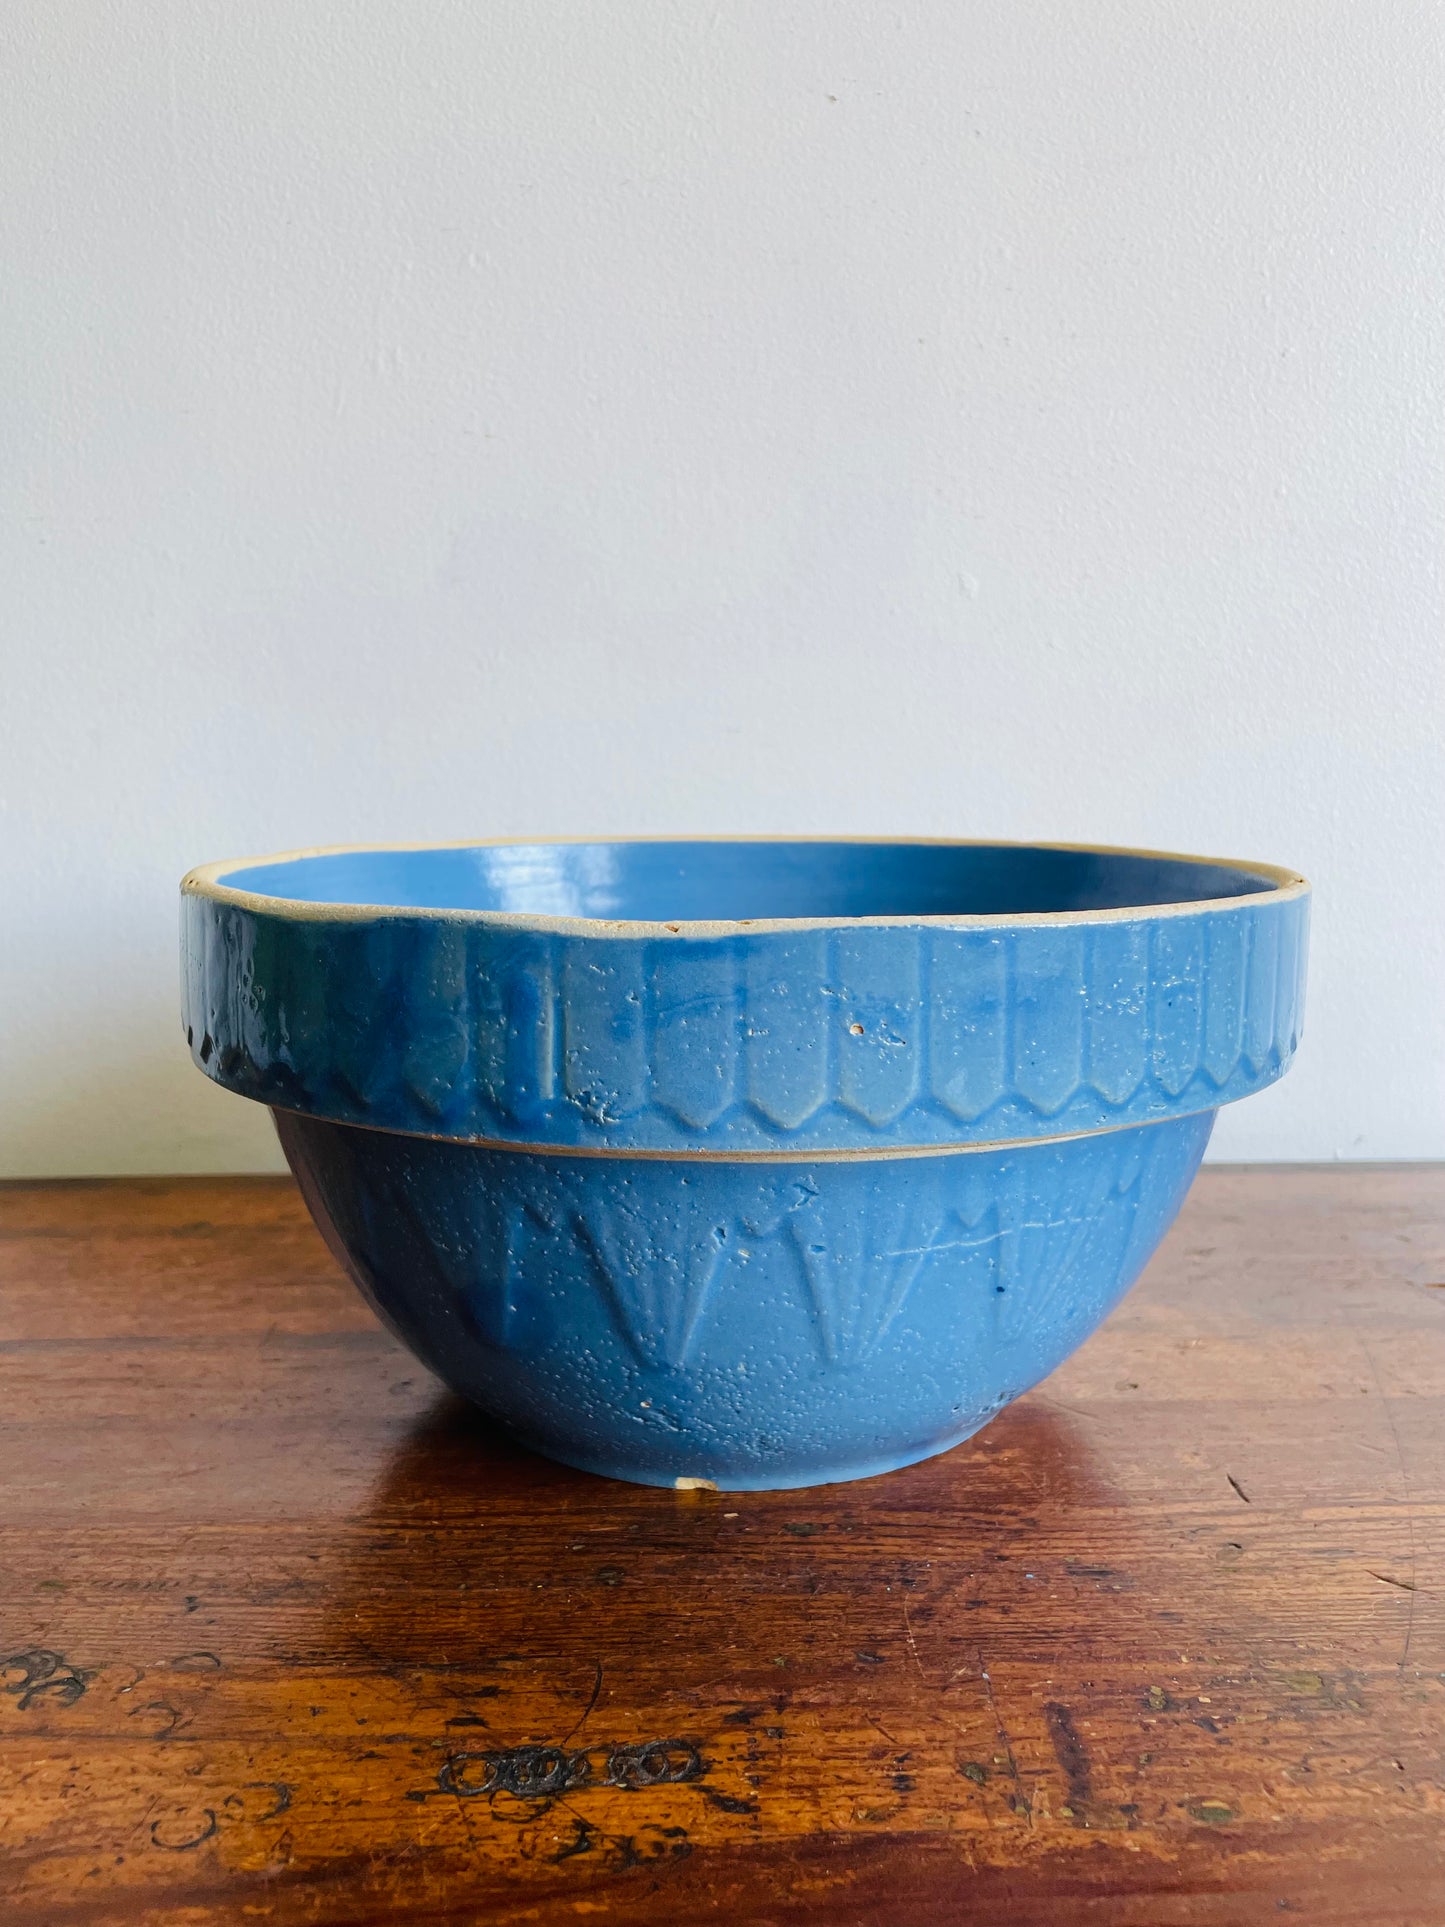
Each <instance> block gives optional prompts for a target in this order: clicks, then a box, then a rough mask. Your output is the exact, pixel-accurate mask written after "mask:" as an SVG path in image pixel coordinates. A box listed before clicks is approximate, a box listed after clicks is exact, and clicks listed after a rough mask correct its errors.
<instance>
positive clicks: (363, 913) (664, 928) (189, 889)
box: [181, 835, 1310, 1142]
mask: <svg viewBox="0 0 1445 1927" xmlns="http://www.w3.org/2000/svg"><path fill="white" fill-rule="evenodd" d="M582 843H637V844H647V843H844V844H879V845H894V846H896V847H899V848H903V849H924V848H927V849H955V850H960V849H995V850H1076V851H1080V852H1083V853H1087V854H1088V855H1091V856H1142V857H1151V858H1154V859H1155V860H1157V861H1163V862H1166V863H1188V864H1195V865H1198V866H1199V867H1201V868H1203V867H1208V866H1214V867H1216V868H1220V869H1226V870H1239V871H1242V872H1243V873H1244V874H1245V875H1246V876H1254V877H1260V878H1262V879H1263V880H1264V881H1265V882H1267V883H1268V884H1270V886H1271V888H1270V889H1268V890H1262V891H1255V892H1253V893H1252V894H1251V895H1249V896H1244V897H1240V896H1232V897H1192V898H1190V899H1189V900H1188V901H1187V902H1184V903H1137V904H1124V905H1121V906H1120V907H1119V908H1117V909H1113V910H1044V911H1028V912H1022V913H1019V914H1012V913H1009V912H1003V913H998V914H987V915H975V916H937V917H930V916H911V917H907V916H905V917H759V918H752V919H735V920H728V919H722V920H719V921H716V922H708V921H700V920H699V921H692V922H689V921H685V920H679V921H678V922H676V923H661V922H651V921H646V920H643V919H631V918H607V917H561V916H545V915H541V914H536V913H533V912H531V911H526V910H435V909H426V908H418V907H416V906H415V905H410V904H385V903H304V902H302V901H300V900H299V899H297V898H295V897H272V896H265V895H263V894H262V893H261V892H259V891H255V890H235V889H232V888H231V887H230V886H229V885H228V884H227V883H226V882H225V880H224V879H225V878H226V877H227V876H229V875H230V874H231V873H232V872H233V871H236V870H249V869H253V868H255V867H256V866H258V865H260V864H263V863H297V862H300V861H301V860H302V859H303V858H306V857H315V856H358V855H363V854H365V853H367V852H369V851H387V850H495V849H516V848H521V847H525V846H527V845H529V844H530V845H537V844H543V845H545V844H552V845H564V844H582ZM1309 887H1310V886H1309V884H1308V883H1307V882H1306V880H1305V879H1304V877H1302V876H1300V875H1299V874H1298V872H1296V871H1294V870H1286V869H1281V868H1280V867H1279V866H1278V865H1277V864H1273V863H1255V862H1250V861H1247V860H1244V859H1242V858H1238V857H1213V856H1189V855H1185V854H1183V853H1182V852H1180V851H1177V850H1136V849H1130V848H1128V847H1127V846H1124V845H1115V844H1109V843H1035V842H1021V841H1017V840H1009V839H1007V838H1000V837H986V836H980V837H951V836H806V835H797V836H496V837H459V838H457V839H456V840H455V841H454V842H449V843H436V842H431V841H425V842H419V843H329V844H319V845H317V846H316V847H315V848H314V849H305V850H281V851H277V852H275V853H274V854H272V855H270V856H243V857H233V858H230V859H228V860H226V861H225V862H221V863H204V864H201V865H200V866H199V867H198V868H197V869H194V870H190V871H188V872H187V874H186V875H185V876H184V877H182V879H181V891H182V894H183V895H185V896H196V897H207V898H210V899H211V900H212V901H214V902H217V903H226V904H231V905H233V906H234V907H236V908H237V909H243V910H251V911H254V912H256V913H257V914H259V915H262V916H272V917H286V918H288V919H290V920H292V921H294V922H311V923H364V922H368V921H372V920H374V919H377V918H381V917H387V918H392V917H415V918H425V919H428V920H429V921H432V922H441V923H480V924H490V925H494V926H495V927H497V928H498V929H506V930H535V931H538V932H540V933H545V934H548V935H553V936H569V937H622V938H627V937H631V938H639V937H645V938H657V939H661V940H665V939H667V938H668V937H678V938H693V939H697V938H713V937H735V936H739V935H742V934H744V933H746V934H748V935H757V934H763V935H767V934H769V933H772V932H776V931H788V932H791V931H803V930H858V929H871V930H888V929H918V928H920V927H924V928H927V929H938V930H975V929H979V930H988V929H997V928H999V927H1007V928H1011V929H1019V928H1030V927H1036V926H1042V927H1047V928H1055V927H1057V926H1059V925H1063V924H1090V923H1131V922H1136V921H1138V919H1139V918H1141V917H1147V918H1151V919H1152V918H1155V917H1168V916H1176V917H1177V916H1196V915H1198V914H1199V913H1201V912H1205V911H1220V910H1232V909H1238V908H1239V906H1240V905H1241V904H1244V903H1261V902H1263V901H1267V900H1270V899H1273V900H1274V901H1276V902H1279V901H1282V900H1284V899H1286V898H1290V897H1299V896H1305V895H1308V893H1309ZM1026 1141H1027V1142H1034V1141H1035V1140H1032V1139H1029V1140H1026Z"/></svg>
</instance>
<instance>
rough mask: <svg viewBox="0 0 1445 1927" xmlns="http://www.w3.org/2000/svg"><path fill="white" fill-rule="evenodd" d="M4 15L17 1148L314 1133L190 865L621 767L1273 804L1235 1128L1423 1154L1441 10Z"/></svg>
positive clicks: (139, 5) (577, 790)
mask: <svg viewBox="0 0 1445 1927" xmlns="http://www.w3.org/2000/svg"><path fill="white" fill-rule="evenodd" d="M0 34H3V35H4V38H5V40H6V42H7V51H6V52H5V54H4V60H3V73H4V83H3V93H4V102H5V105H4V113H3V115H0V148H3V155H0V193H3V236H0V285H3V288H4V302H3V308H0V313H3V317H4V318H3V322H0V423H3V427H0V446H3V458H0V489H3V498H4V499H3V505H0V615H3V622H4V629H3V640H0V648H3V656H4V662H3V668H4V679H3V685H0V702H3V714H0V732H3V734H0V756H3V763H0V1079H3V1084H0V1170H3V1171H7V1172H10V1173H87V1172H89V1173H100V1172H114V1171H165V1170H200V1169H216V1168H220V1169H250V1168H258V1167H267V1166H273V1165H275V1164H276V1163H277V1158H276V1154H275V1151H274V1148H273V1146H272V1144H271V1141H270V1137H269V1131H268V1126H267V1124H266V1120H265V1118H264V1115H263V1114H262V1113H261V1112H260V1111H258V1110H256V1109H255V1108H254V1107H252V1106H249V1105H246V1104H244V1103H242V1102H240V1101H238V1100H236V1099H232V1098H228V1097H226V1096H224V1095H222V1094H221V1093H219V1092H217V1091H215V1090H213V1089H212V1088H211V1087H210V1086H209V1085H208V1084H207V1083H206V1082H205V1081H204V1080H203V1079H202V1078H201V1077H200V1076H198V1075H197V1074H196V1073H195V1072H194V1071H193V1070H192V1069H191V1068H190V1065H189V1063H188V1060H187V1058H186V1055H185V1052H184V1049H183V1046H182V1040H181V1036H180V1029H179V1023H178V1017H177V993H176V939H175V924H176V900H175V898H176V881H177V879H178V877H179V876H180V874H181V872H182V870H183V869H185V868H186V867H187V866H189V865H190V864H192V863H195V862H198V861H201V860H204V859H209V858H212V857H220V856H227V855H233V854H244V853H249V852H252V851H264V850H268V849H274V848H277V847H284V846H287V845H294V844H301V843H321V842H329V841H345V840H356V839H362V838H367V837H392V838H399V837H413V838H416V837H427V836H432V835H435V836H438V837H454V836H461V835H468V834H472V833H476V834H481V835H505V834H509V833H518V832H526V831H538V832H557V833H562V832H583V831H590V830H597V829H601V830H612V831H619V832H621V831H634V832H651V831H660V830H668V829H675V830H680V831H689V830H721V829H727V828H736V829H740V830H779V829H788V830H800V831H801V830H828V831H868V832H887V831H911V832H918V833H927V834H950V833H952V834H965V835H978V834H997V835H1000V836H1011V837H1021V836H1034V835H1037V836H1047V837H1059V838H1098V839H1103V840H1109V841H1118V842H1130V843H1148V844H1157V845H1164V846H1174V847H1178V848H1184V849H1200V850H1205V851H1219V852H1226V853H1230V854H1239V855H1247V856H1258V857H1263V858H1268V859H1274V860H1278V861H1282V862H1286V863H1292V864H1296V865H1298V866H1300V867H1301V868H1303V869H1304V870H1305V871H1307V872H1308V873H1309V874H1310V875H1311V876H1312V877H1313V879H1314V880H1315V882H1316V884H1317V886H1318V895H1317V900H1316V906H1315V946H1314V960H1313V972H1312V986H1311V1006H1310V1023H1309V1027H1308V1034H1307V1038H1306V1043H1305V1048H1304V1050H1303V1053H1302V1056H1301V1059H1300V1061H1299V1063H1298V1066H1297V1068H1296V1070H1295V1072H1294V1073H1293V1075H1292V1076H1291V1077H1290V1078H1289V1079H1288V1080H1287V1081H1286V1083H1285V1084H1284V1085H1283V1086H1281V1087H1280V1088H1278V1089H1277V1090H1275V1091H1273V1092H1271V1093H1269V1094H1268V1095H1266V1096H1264V1097H1261V1098H1258V1099H1256V1100H1254V1101H1253V1102H1252V1103H1248V1104H1245V1105H1242V1106H1240V1107H1238V1108H1237V1109H1236V1110H1235V1111H1233V1112H1231V1113H1229V1114H1227V1115H1226V1117H1225V1118H1224V1119H1222V1120H1221V1125H1220V1129H1219V1131H1218V1134H1217V1137H1216V1140H1215V1143H1216V1154H1218V1155H1224V1156H1229V1157H1247V1158H1254V1157H1278V1158H1310V1157H1335V1156H1342V1157H1362V1158H1394V1157H1432V1156H1433V1157H1438V1156H1441V1155H1445V995H1442V985H1445V955H1442V950H1445V943H1442V923H1445V916H1442V893H1441V865H1440V859H1439V849H1440V805H1441V800H1442V788H1445V784H1442V773H1445V714H1442V711H1445V678H1442V675H1441V667H1442V661H1441V656H1442V646H1441V635H1442V629H1441V618H1442V608H1441V602H1442V597H1441V587H1440V556H1441V534H1442V527H1441V525H1442V513H1441V510H1442V502H1445V487H1442V476H1441V459H1442V441H1445V436H1442V423H1445V397H1442V393H1441V389H1442V366H1445V361H1442V347H1445V320H1442V316H1445V223H1442V216H1441V195H1442V188H1445V165H1442V150H1445V135H1442V100H1445V88H1442V79H1445V75H1442V64H1445V63H1442V58H1441V52H1442V39H1445V29H1442V22H1441V17H1440V15H1439V13H1438V10H1436V9H1433V8H1429V7H1424V8H1422V7H1419V6H1418V5H1416V4H1414V0H1410V3H1409V4H1405V3H1404V0H1381V3H1380V4H1377V5H1372V6H1368V7H1361V6H1357V5H1352V4H1345V0H1269V3H1268V4H1254V5H1248V6H1246V5H1239V4H1226V0H1192V4H1180V3H1179V0H1135V4H1132V5H1131V4H1126V3H1125V0H1098V3H1097V4H1093V5H1089V6H1080V5H1068V4H1064V0H1053V3H1052V4H1048V3H1047V0H969V4H966V5H962V4H959V3H958V0H914V3H913V4H890V5H883V4H876V3H874V0H868V3H867V4H863V3H861V0H722V3H721V4H713V3H712V0H707V4H702V3H701V0H700V3H699V4H696V5H691V4H677V0H568V3H567V4H557V0H424V3H419V4H414V5H413V4H408V5H396V4H394V0H388V4H384V5H383V4H379V0H354V3H353V4H351V5H348V6H346V7H339V8H338V7H331V6H320V5H317V4H315V3H314V0H252V3H251V4H248V5H246V6H244V7H241V6H228V5H221V4H219V0H164V3H160V4H157V3H156V0H152V3H151V4H144V3H143V0H125V3H124V4H120V3H119V0H110V3H106V0H9V4H8V5H7V6H6V8H5V17H4V21H3V24H0Z"/></svg>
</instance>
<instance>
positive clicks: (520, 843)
mask: <svg viewBox="0 0 1445 1927" xmlns="http://www.w3.org/2000/svg"><path fill="white" fill-rule="evenodd" d="M595 843H616V844H650V843H697V844H702V843H816V844H852V845H869V846H879V845H884V846H890V847H894V848H899V849H919V848H944V849H994V850H1057V851H1077V852H1079V853H1081V854H1085V855H1089V856H1103V857H1121V856H1129V857H1150V858H1154V859H1156V860H1159V861H1163V862H1168V863H1184V864H1192V865H1195V866H1197V867H1199V868H1201V869H1204V868H1215V869H1226V870H1238V871H1241V872H1242V873H1243V874H1245V875H1246V876H1252V877H1259V878H1262V879H1264V881H1265V882H1266V883H1267V884H1268V885H1269V887H1268V888H1267V889H1264V890H1255V891H1250V892H1248V893H1247V894H1244V895H1235V896H1225V897H1190V898H1186V899H1185V901H1183V902H1182V903H1138V904H1120V905H1117V906H1115V907H1113V908H1110V909H1104V910H1033V911H1008V910H1005V911H987V912H971V913H966V914H965V913H954V914H944V915H939V916H930V915H927V914H916V915H905V916H858V917H841V916H834V917H741V918H718V919H701V918H692V919H688V918H682V919H679V920H677V921H675V922H659V921H654V920H651V919H646V918H631V917H571V916H559V915H555V914H551V913H544V912H539V911H530V910H466V909H440V908H436V907H434V906H427V905H415V904H387V903H313V902H308V901H306V900H304V899H302V898H299V897H278V896H271V895H268V894H266V893H265V892H262V891H259V890H243V889H237V888H236V887H235V886H234V885H231V884H228V883H227V882H226V878H227V877H228V876H229V875H231V874H232V873H233V872H235V871H237V870H249V869H253V868H258V867H260V866H261V865H263V864H277V863H295V862H300V861H301V860H302V859H304V858H307V857H317V856H357V855H364V854H368V853H371V852H377V853H382V852H387V851H395V850H469V849H478V850H480V849H504V848H524V847H527V846H534V845H544V846H545V845H554V846H560V845H570V844H595ZM1309 893H1310V885H1309V883H1308V881H1307V880H1306V879H1305V878H1304V877H1303V876H1301V875H1300V874H1299V872H1298V871H1296V870H1290V869H1286V868H1283V867H1281V866H1280V865H1278V864H1274V863H1260V862H1257V861H1254V860H1253V859H1248V858H1240V857H1215V856H1198V855H1191V854H1187V853H1185V852H1182V851H1176V850H1153V849H1138V848H1134V847H1132V846H1130V845H1127V844H1114V843H1067V842H1065V843H1053V842H1044V841H1039V840H1035V839H1033V838H1027V839H1022V838H1010V837H991V836H975V837H954V836H846V835H843V836H818V835H810V834H808V833H807V832H798V833H796V834H792V835H765V836H759V835H728V834H726V833H722V834H718V835H707V836H695V835H688V836H600V835H594V836H492V837H470V836H469V837H458V838H456V839H454V840H451V841H436V840H434V839H432V838H423V839H421V840H419V841H415V842H411V841H402V842H394V843H392V842H365V843H323V844H315V845H311V846H308V847H306V848H302V849H295V850H280V851H275V852H273V853H271V854H269V855H265V856H243V857H229V858H226V859H223V860H222V861H220V862H217V863H203V864H200V865H198V866H197V867H196V868H195V869H193V870H188V871H187V872H186V874H185V876H184V877H182V879H181V894H182V896H189V897H200V898H203V899H207V900H209V901H211V902H214V903H217V904H223V905H228V906H230V907H232V908H235V909H240V910H245V911H249V912H251V913H252V914H254V915H257V916H267V917H275V918H282V919H286V920H288V921H294V922H300V923H366V922H380V921H383V920H384V921H391V920H392V919H395V918H399V917H400V918H407V919H410V920H414V921H418V922H422V921H425V922H432V923H459V924H476V925H481V926H484V927H485V926H491V927H493V928H496V929H499V930H512V931H535V932H538V933H540V934H547V935H553V936H571V937H616V938H633V939H638V938H645V939H660V940H664V941H665V940H667V939H674V940H683V941H685V940H687V939H689V938H690V939H693V940H697V939H700V938H718V937H740V936H747V937H752V936H766V935H769V934H772V933H788V934H791V933H794V932H800V931H808V930H870V929H872V930H887V929H910V930H912V929H933V930H1003V929H1022V928H1044V929H1056V928H1066V927H1069V926H1074V925H1081V924H1083V925H1087V924H1110V923H1138V922H1141V921H1146V922H1147V921H1152V920H1153V919H1154V918H1157V917H1179V916H1199V915H1203V914H1211V913H1214V914H1217V913H1220V912H1225V911H1230V910H1238V909H1240V908H1241V907H1244V906H1249V907H1251V908H1262V907H1263V906H1264V905H1266V904H1271V903H1282V902H1285V901H1288V900H1289V899H1292V898H1296V897H1301V896H1307V895H1309Z"/></svg>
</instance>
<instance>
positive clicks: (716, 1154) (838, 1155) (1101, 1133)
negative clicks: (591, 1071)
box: [221, 1085, 1229, 1164]
mask: <svg viewBox="0 0 1445 1927" xmlns="http://www.w3.org/2000/svg"><path fill="white" fill-rule="evenodd" d="M221 1088H222V1089H223V1090H224V1089H225V1088H226V1087H225V1086H224V1085H222V1086H221ZM1228 1101H1229V1100H1228V1099H1222V1100H1221V1103H1220V1104H1201V1105H1200V1106H1199V1107H1198V1109H1197V1110H1192V1111H1177V1112H1172V1113H1171V1114H1170V1115H1169V1116H1168V1117H1145V1118H1135V1119H1134V1120H1133V1121H1132V1122H1131V1123H1128V1124H1100V1125H1098V1126H1096V1127H1095V1129H1093V1130H1092V1131H1058V1132H1056V1133H1055V1134H1054V1135H1053V1136H1052V1137H996V1138H989V1139H986V1140H984V1141H983V1142H980V1143H977V1144H879V1145H867V1144H860V1145H847V1146H844V1145H833V1146H831V1147H828V1148H825V1149H820V1150H816V1151H809V1150H796V1151H737V1150H732V1151H701V1150H676V1151H660V1150H656V1149H652V1148H649V1149H647V1150H633V1149H629V1148H627V1147H626V1146H623V1145H617V1146H615V1147H614V1146H612V1145H608V1144H536V1143H532V1142H530V1141H527V1142H521V1143H519V1142H518V1141H517V1140H516V1139H514V1138H505V1137H450V1136H448V1135H447V1133H446V1132H445V1131H407V1130H400V1129H398V1128H397V1127H396V1126H394V1125H391V1124H358V1123H355V1122H353V1120H352V1119H350V1118H341V1117H323V1116H322V1115H321V1113H320V1112H318V1111H298V1110H296V1109H294V1108H293V1107H292V1106H291V1105H289V1104H267V1105H266V1108H267V1109H268V1110H271V1111H284V1112H285V1113H286V1115H287V1116H288V1117H299V1118H304V1119H306V1120H307V1122H309V1123H312V1124H333V1125H336V1126H337V1127H338V1128H340V1129H341V1130H346V1131H372V1132H374V1133H375V1134H376V1135H377V1136H378V1137H407V1138H420V1139H421V1140H422V1141H423V1142H424V1143H426V1144H455V1145H458V1146H463V1145H464V1146H466V1147H467V1148H468V1149H469V1150H473V1151H509V1152H512V1153H514V1154H515V1155H517V1156H519V1157H542V1158H612V1159H614V1160H616V1159H634V1158H636V1159H640V1160H641V1161H642V1162H643V1163H647V1164H878V1163H895V1162H896V1161H897V1160H898V1159H900V1158H959V1157H970V1156H972V1155H973V1154H974V1153H975V1152H978V1151H1030V1150H1033V1149H1035V1148H1036V1147H1038V1146H1040V1145H1044V1144H1077V1143H1078V1142H1079V1140H1080V1139H1081V1138H1086V1137H1112V1136H1114V1135H1115V1133H1117V1132H1119V1131H1148V1130H1153V1129H1154V1128H1155V1126H1156V1125H1160V1124H1177V1123H1178V1122H1179V1120H1180V1119H1181V1118H1185V1117H1202V1116H1203V1114H1204V1113H1205V1112H1206V1111H1217V1110H1219V1109H1220V1108H1221V1105H1222V1104H1223V1103H1225V1102H1228ZM260 1102H262V1103H263V1104H264V1103H265V1102H266V1100H265V1099H264V1098H262V1099H261V1100H260Z"/></svg>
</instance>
